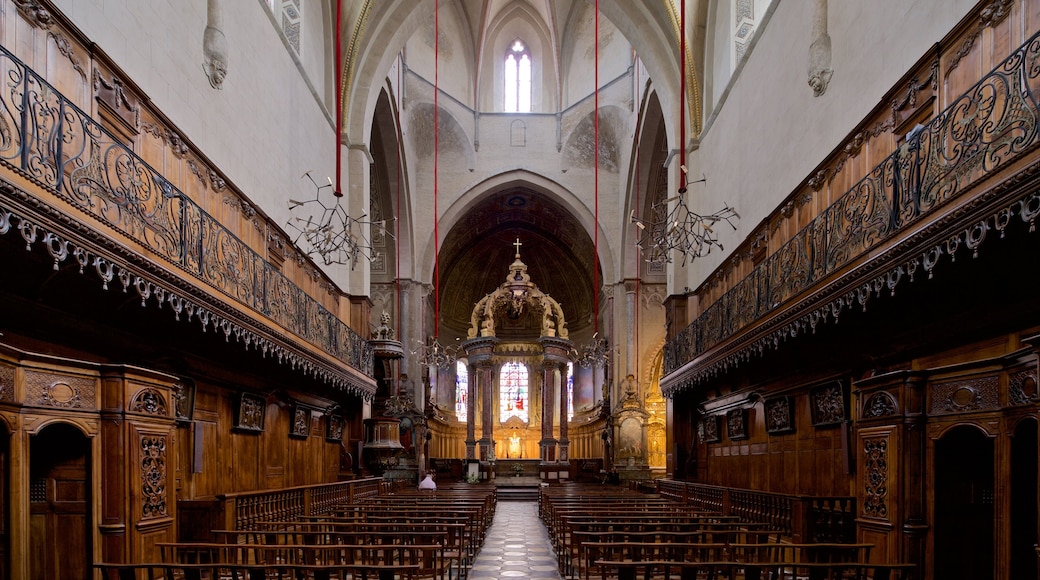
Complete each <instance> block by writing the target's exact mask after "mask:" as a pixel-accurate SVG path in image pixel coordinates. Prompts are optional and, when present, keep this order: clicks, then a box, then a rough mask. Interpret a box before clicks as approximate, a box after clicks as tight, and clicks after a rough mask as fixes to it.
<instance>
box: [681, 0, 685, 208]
mask: <svg viewBox="0 0 1040 580" xmlns="http://www.w3.org/2000/svg"><path fill="white" fill-rule="evenodd" d="M685 167H686V0H679V191H683V190H685V189H686V171H685V170H684V168H685Z"/></svg>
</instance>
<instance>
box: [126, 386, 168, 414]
mask: <svg viewBox="0 0 1040 580" xmlns="http://www.w3.org/2000/svg"><path fill="white" fill-rule="evenodd" d="M130 410H131V411H133V412H135V413H147V414H149V415H158V416H160V417H165V416H166V415H168V414H169V413H168V411H167V407H166V397H164V396H163V395H162V393H160V392H159V391H158V390H157V389H152V388H147V389H141V391H140V392H139V393H137V395H136V396H134V400H133V401H131V402H130Z"/></svg>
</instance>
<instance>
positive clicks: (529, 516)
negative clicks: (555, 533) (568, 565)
mask: <svg viewBox="0 0 1040 580" xmlns="http://www.w3.org/2000/svg"><path fill="white" fill-rule="evenodd" d="M469 578H470V579H471V580H492V579H494V578H535V579H552V580H559V579H560V573H559V572H557V570H556V556H555V555H554V553H553V551H552V546H551V545H550V543H549V536H548V534H547V533H546V530H545V526H544V525H542V522H540V521H539V520H538V505H537V503H535V502H533V501H529V500H521V501H503V502H500V503H499V504H498V507H497V508H496V509H495V519H494V522H493V523H492V524H491V528H490V529H489V530H488V534H487V539H485V540H484V546H483V547H482V548H481V549H480V553H479V554H477V559H476V561H475V562H474V564H473V570H472V571H471V572H470V574H469Z"/></svg>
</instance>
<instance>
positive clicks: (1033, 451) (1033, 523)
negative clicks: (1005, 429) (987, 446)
mask: <svg viewBox="0 0 1040 580" xmlns="http://www.w3.org/2000/svg"><path fill="white" fill-rule="evenodd" d="M1037 452H1038V449H1037V422H1036V419H1027V420H1025V421H1022V422H1021V423H1019V424H1018V426H1017V427H1016V428H1015V431H1014V436H1013V437H1012V438H1011V558H1010V562H1009V563H1010V573H1011V574H1010V576H1009V577H1010V578H1023V579H1026V578H1032V579H1034V580H1035V579H1036V578H1037V553H1036V550H1035V544H1036V543H1037V514H1036V510H1037Z"/></svg>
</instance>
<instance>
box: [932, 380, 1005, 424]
mask: <svg viewBox="0 0 1040 580" xmlns="http://www.w3.org/2000/svg"><path fill="white" fill-rule="evenodd" d="M998 386H999V380H998V377H997V376H996V375H992V376H988V377H978V378H974V379H968V380H963V381H950V382H946V383H936V384H933V385H932V388H931V400H932V404H931V409H930V410H929V413H930V414H932V415H949V414H953V413H969V412H972V411H985V410H989V409H997V408H999V407H1000V403H999V401H998V398H997V389H998Z"/></svg>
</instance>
